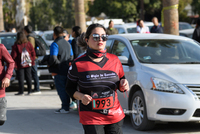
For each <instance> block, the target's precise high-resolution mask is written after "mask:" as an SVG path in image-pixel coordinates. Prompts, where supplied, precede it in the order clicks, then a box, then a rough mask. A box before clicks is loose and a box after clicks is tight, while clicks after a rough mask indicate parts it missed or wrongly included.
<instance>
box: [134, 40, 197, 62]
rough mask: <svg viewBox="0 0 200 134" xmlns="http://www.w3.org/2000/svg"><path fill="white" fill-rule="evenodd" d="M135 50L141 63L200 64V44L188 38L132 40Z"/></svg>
mask: <svg viewBox="0 0 200 134" xmlns="http://www.w3.org/2000/svg"><path fill="white" fill-rule="evenodd" d="M130 42H131V44H132V47H133V49H134V52H135V54H136V56H137V58H138V60H139V62H141V63H149V64H200V46H199V44H197V43H196V42H195V41H186V40H169V39H167V40H164V39H163V40H158V39H154V40H132V41H130Z"/></svg>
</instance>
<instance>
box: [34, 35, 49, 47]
mask: <svg viewBox="0 0 200 134" xmlns="http://www.w3.org/2000/svg"><path fill="white" fill-rule="evenodd" d="M36 38H38V39H39V40H40V42H42V44H45V47H46V50H49V46H48V45H47V44H46V42H45V41H44V40H43V39H42V37H41V36H36Z"/></svg>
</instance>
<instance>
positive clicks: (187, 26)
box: [179, 23, 193, 30]
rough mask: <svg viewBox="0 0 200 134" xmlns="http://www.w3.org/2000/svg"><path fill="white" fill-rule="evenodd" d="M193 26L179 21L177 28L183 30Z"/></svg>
mask: <svg viewBox="0 0 200 134" xmlns="http://www.w3.org/2000/svg"><path fill="white" fill-rule="evenodd" d="M192 28H193V27H192V26H191V25H190V24H180V23H179V30H184V29H192Z"/></svg>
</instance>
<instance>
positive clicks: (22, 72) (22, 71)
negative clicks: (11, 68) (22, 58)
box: [16, 67, 32, 93]
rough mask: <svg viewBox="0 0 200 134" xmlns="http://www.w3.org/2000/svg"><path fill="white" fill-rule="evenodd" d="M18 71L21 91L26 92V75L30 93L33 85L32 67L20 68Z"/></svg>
mask: <svg viewBox="0 0 200 134" xmlns="http://www.w3.org/2000/svg"><path fill="white" fill-rule="evenodd" d="M16 73H17V79H18V84H19V93H24V76H25V79H26V83H27V86H28V93H30V92H31V85H32V83H31V81H32V75H31V67H27V68H21V69H19V70H16Z"/></svg>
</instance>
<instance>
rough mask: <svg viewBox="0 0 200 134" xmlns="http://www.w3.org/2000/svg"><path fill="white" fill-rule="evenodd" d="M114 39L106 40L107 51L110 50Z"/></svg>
mask: <svg viewBox="0 0 200 134" xmlns="http://www.w3.org/2000/svg"><path fill="white" fill-rule="evenodd" d="M112 41H113V40H107V41H106V49H107V51H109V49H110V46H111V43H112Z"/></svg>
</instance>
